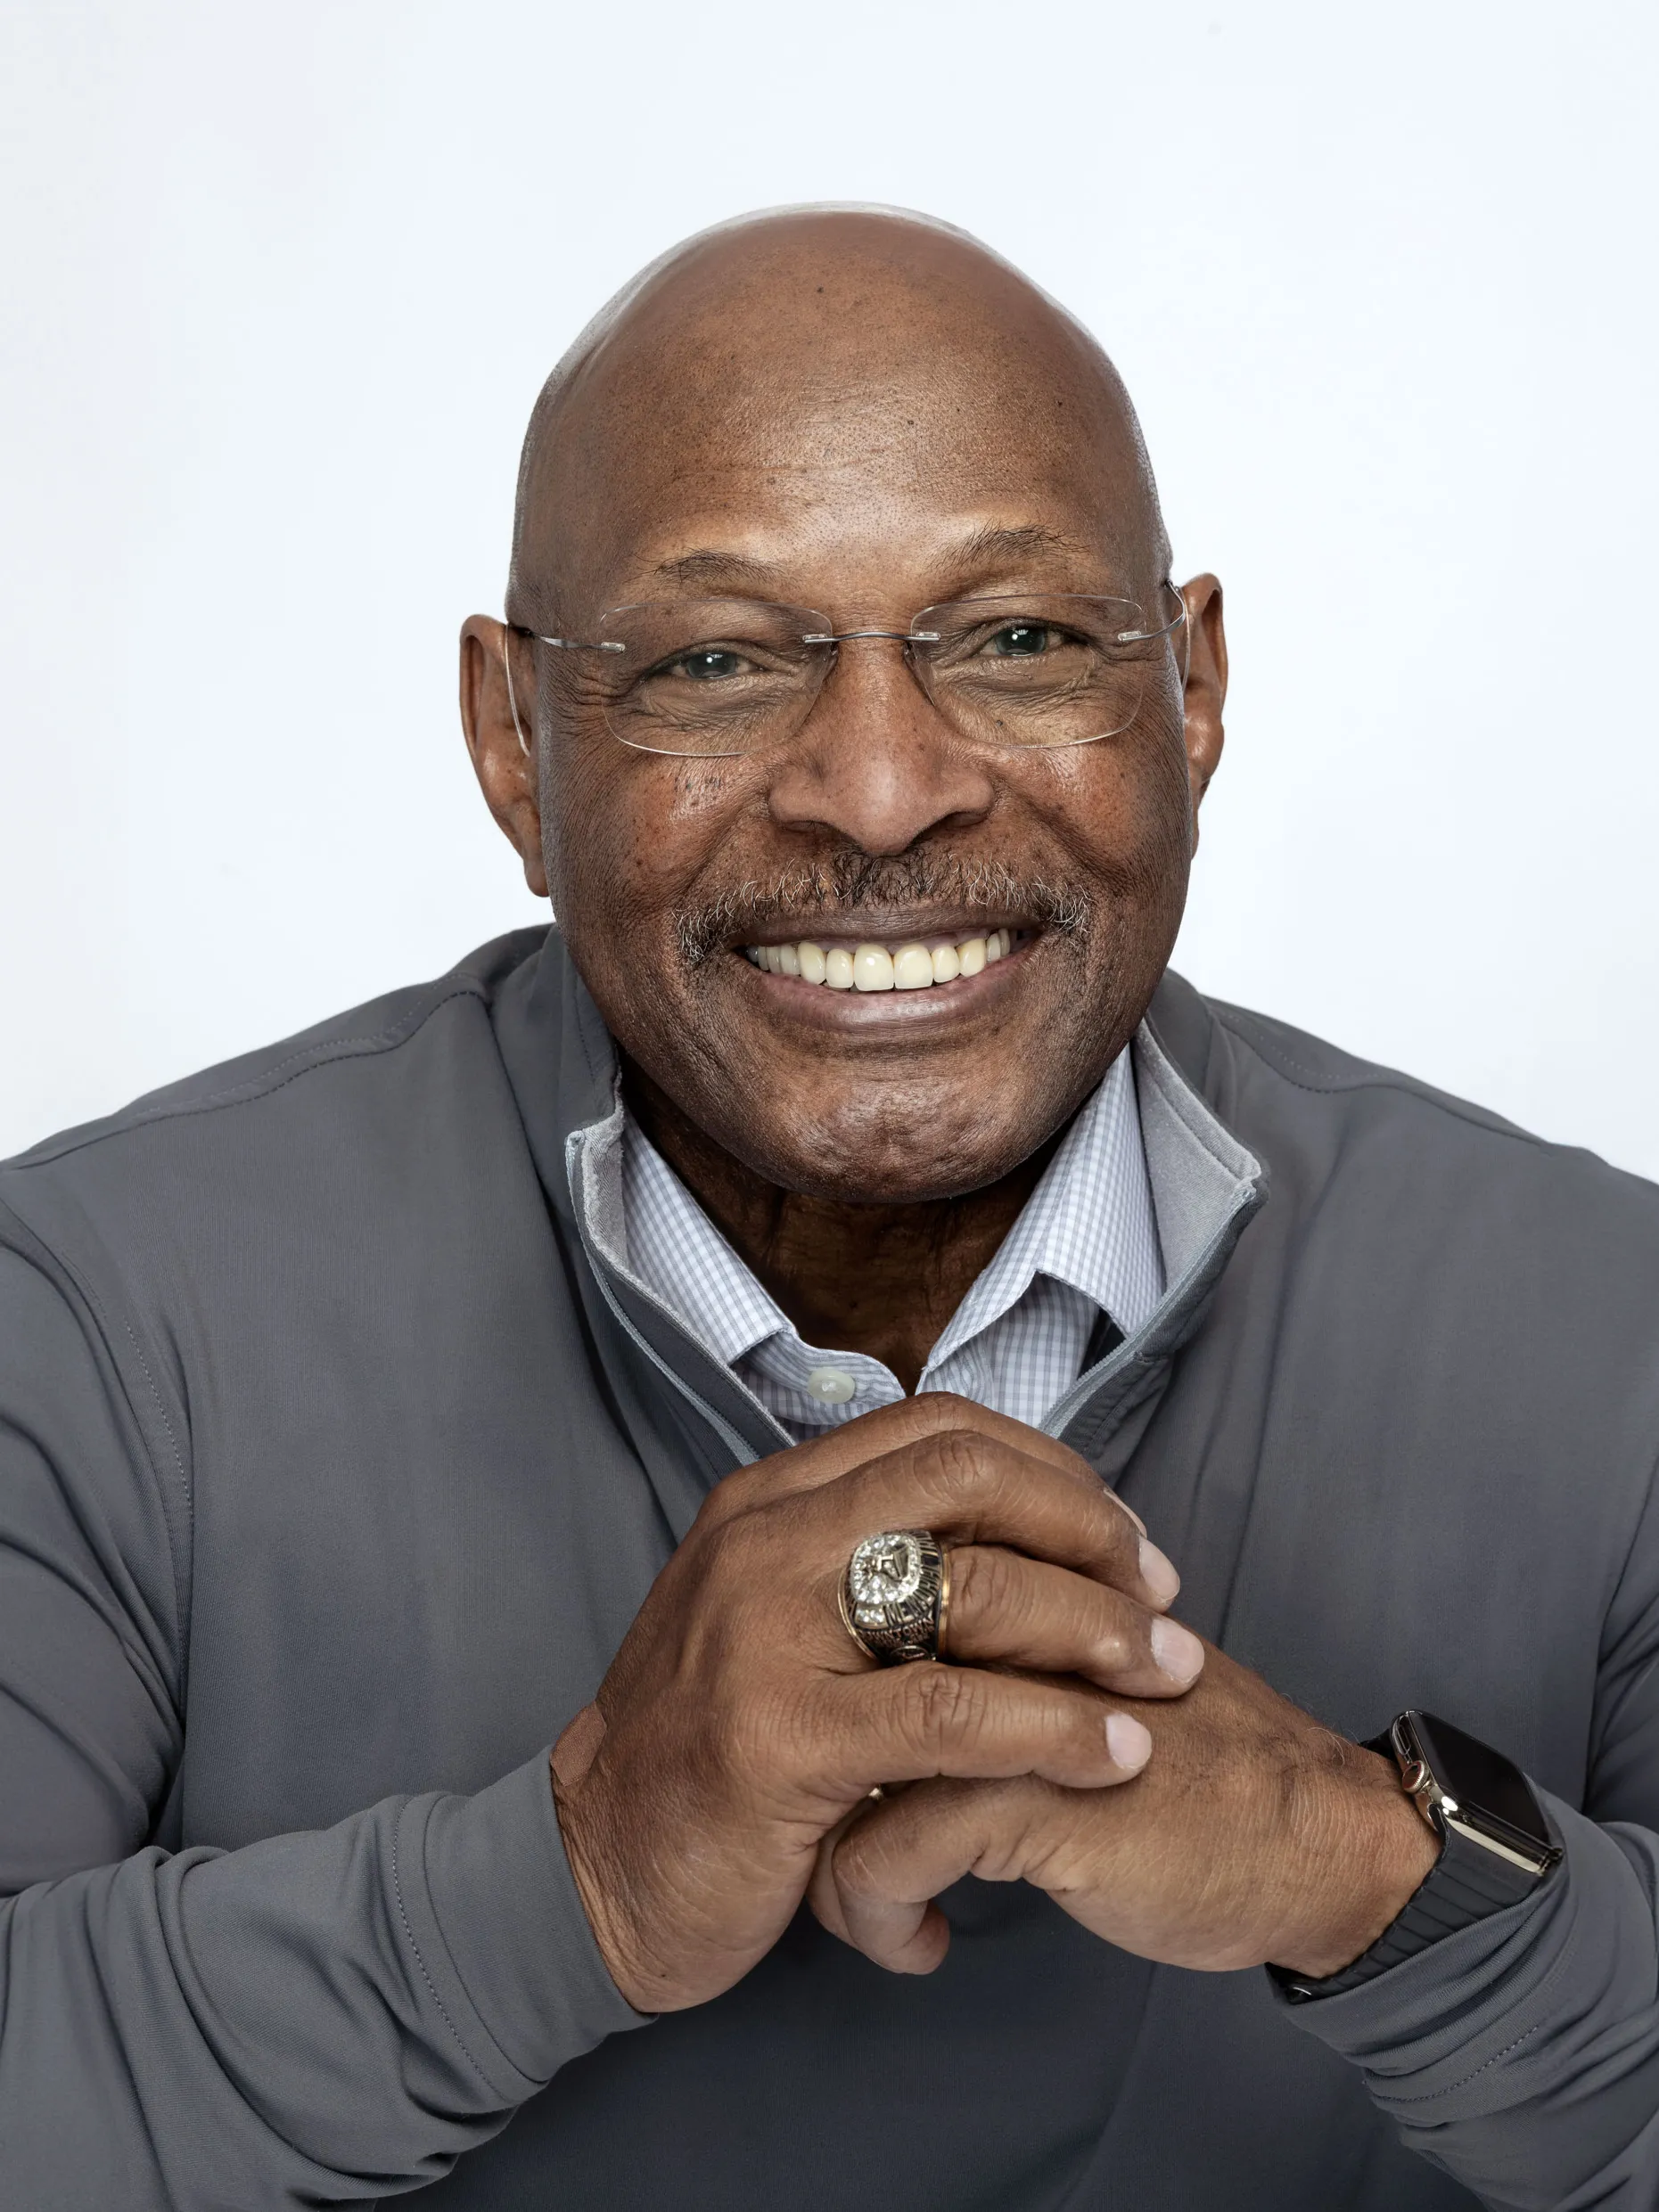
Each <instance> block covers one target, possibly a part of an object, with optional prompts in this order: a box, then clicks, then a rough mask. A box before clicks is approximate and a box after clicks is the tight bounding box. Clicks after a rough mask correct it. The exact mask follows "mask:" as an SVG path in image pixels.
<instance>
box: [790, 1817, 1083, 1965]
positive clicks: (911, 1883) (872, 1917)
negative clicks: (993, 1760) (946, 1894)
mask: <svg viewBox="0 0 1659 2212" xmlns="http://www.w3.org/2000/svg"><path fill="white" fill-rule="evenodd" d="M1057 1794H1058V1793H1056V1792H1055V1791H1054V1790H1048V1789H1047V1788H1045V1787H1044V1786H1043V1785H1042V1784H1041V1783H1039V1782H1000V1783H997V1784H995V1785H993V1786H991V1787H990V1788H987V1787H986V1786H984V1785H983V1784H965V1783H959V1782H929V1783H926V1784H924V1786H923V1787H921V1788H920V1789H917V1790H912V1791H910V1792H908V1793H907V1795H906V1796H905V1797H904V1798H900V1799H899V1800H897V1801H895V1802H894V1803H893V1804H892V1805H891V1806H889V1805H879V1806H871V1807H870V1808H868V1809H867V1810H866V1811H861V1812H860V1813H859V1814H858V1815H855V1816H854V1817H853V1818H852V1819H851V1820H850V1821H849V1822H847V1823H845V1825H844V1827H843V1828H842V1832H841V1833H840V1834H839V1835H838V1836H837V1838H836V1839H835V1842H834V1846H833V1847H831V1849H830V1850H829V1851H828V1852H827V1853H826V1854H825V1859H826V1861H827V1870H826V1871H827V1880H825V1882H824V1883H823V1884H822V1885H821V1888H822V1890H823V1892H824V1895H825V1907H826V1910H827V1911H828V1912H831V1913H834V1932H835V1933H836V1934H838V1935H839V1936H840V1937H841V1938H842V1942H843V1943H850V1945H851V1946H853V1948H854V1949H855V1950H857V1951H862V1952H863V1953H864V1954H865V1956H866V1958H869V1959H873V1960H874V1961H875V1963H876V1965H878V1966H884V1967H886V1968H887V1969H888V1970H889V1972H891V1973H895V1974H927V1973H931V1972H932V1970H933V1968H934V1967H935V1966H937V1965H938V1964H939V1962H940V1959H941V1958H942V1957H943V1956H944V1953H945V1948H946V1946H947V1945H948V1944H949V1927H948V1925H947V1924H946V1922H945V1919H944V1915H943V1913H940V1910H939V1907H938V1906H937V1905H935V1904H933V1902H932V1900H933V1899H934V1898H935V1897H938V1896H939V1894H940V1891H941V1890H944V1889H949V1887H950V1886H951V1884H952V1883H953V1882H957V1881H960V1880H962V1879H963V1877H964V1876H965V1875H967V1874H978V1875H981V1877H982V1878H983V1879H985V1880H991V1881H1017V1880H1021V1879H1022V1878H1023V1876H1024V1875H1025V1874H1026V1873H1027V1872H1029V1871H1031V1870H1032V1868H1033V1866H1034V1865H1035V1864H1037V1863H1039V1861H1040V1859H1041V1858H1042V1857H1043V1856H1046V1855H1047V1839H1046V1838H1045V1837H1044V1833H1043V1831H1044V1829H1045V1827H1046V1826H1047V1825H1048V1824H1049V1823H1052V1821H1053V1819H1054V1817H1055V1799H1056V1796H1057ZM832 1893H833V1902H831V1897H832ZM816 1909H817V1907H815V1910H816ZM819 1918H820V1919H821V1920H825V1925H829V1924H830V1922H829V1921H828V1920H827V1918H826V1916H825V1912H824V1911H820V1912H819ZM941 1936H942V1940H941Z"/></svg>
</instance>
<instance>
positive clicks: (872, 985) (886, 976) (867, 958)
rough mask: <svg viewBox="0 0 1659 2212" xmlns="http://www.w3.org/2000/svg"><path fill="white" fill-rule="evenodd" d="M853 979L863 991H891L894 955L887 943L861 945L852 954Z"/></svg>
mask: <svg viewBox="0 0 1659 2212" xmlns="http://www.w3.org/2000/svg"><path fill="white" fill-rule="evenodd" d="M852 979H853V981H854V983H856V984H857V985H858V988H859V990H861V991H891V989H892V987H893V956H892V954H891V953H890V952H889V951H888V949H887V947H886V946H885V945H860V946H859V947H858V951H857V952H856V953H854V954H853V956H852Z"/></svg>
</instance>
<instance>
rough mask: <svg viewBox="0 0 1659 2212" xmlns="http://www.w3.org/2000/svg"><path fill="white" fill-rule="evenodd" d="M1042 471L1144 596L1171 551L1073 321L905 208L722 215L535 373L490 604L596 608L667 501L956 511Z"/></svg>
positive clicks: (1118, 399)
mask: <svg viewBox="0 0 1659 2212" xmlns="http://www.w3.org/2000/svg"><path fill="white" fill-rule="evenodd" d="M1045 475H1050V476H1057V477H1064V478H1069V479H1070V480H1071V481H1072V484H1073V485H1075V484H1076V483H1077V482H1078V481H1079V480H1081V482H1082V483H1083V484H1084V485H1085V486H1086V487H1087V496H1088V504H1089V507H1090V510H1091V512H1092V513H1093V515H1094V518H1095V521H1096V528H1097V529H1098V531H1099V533H1100V537H1101V544H1102V550H1103V552H1104V553H1105V556H1106V558H1107V559H1108V561H1109V562H1110V563H1111V565H1112V567H1113V569H1114V571H1115V572H1116V580H1119V581H1121V583H1122V584H1123V585H1124V586H1128V585H1129V584H1130V583H1133V584H1134V585H1135V586H1137V589H1136V590H1135V591H1134V592H1132V593H1131V594H1129V595H1131V596H1137V597H1138V596H1141V595H1143V594H1145V593H1146V592H1147V591H1148V590H1150V589H1154V588H1155V586H1156V585H1157V583H1158V582H1159V581H1160V580H1161V579H1162V577H1163V575H1164V574H1165V573H1166V572H1167V566H1168V558H1169V556H1168V548H1167V545H1166V543H1165V539H1164V535H1163V528H1162V519H1161V517H1160V514H1159V510H1158V500H1157V492H1156V488H1155V486H1154V481H1153V476H1152V471H1151V467H1150V464H1149V463H1148V460H1147V457H1146V447H1145V445H1144V443H1143V441H1142V438H1141V435H1140V430H1139V425H1138V423H1137V421H1136V418H1135V414H1134V410H1133V408H1132V406H1130V404H1129V396H1128V394H1127V393H1126V392H1125V390H1124V389H1123V386H1122V383H1121V381H1120V379H1119V377H1118V375H1117V373H1116V371H1115V370H1114V369H1113V366H1112V364H1111V362H1110V361H1109V360H1108V359H1107V358H1106V356H1105V354H1104V353H1103V352H1102V351H1101V349H1100V348H1099V346H1098V345H1097V344H1096V342H1095V340H1093V339H1092V338H1091V337H1090V336H1089V334H1088V332H1086V331H1085V330H1084V329H1083V328H1082V327H1081V326H1080V324H1078V323H1076V322H1075V321H1074V320H1073V319H1072V317H1071V316H1070V315H1067V314H1066V313H1065V312H1064V310H1063V309H1062V308H1061V307H1058V306H1057V305H1056V304H1055V302H1054V301H1053V300H1051V299H1049V298H1048V297H1047V295H1046V294H1045V293H1043V292H1042V291H1039V290H1038V288H1037V287H1036V286H1035V285H1034V284H1032V283H1030V281H1029V280H1028V279H1027V278H1025V277H1023V275H1021V274H1020V273H1019V272H1018V271H1017V270H1015V269H1014V268H1012V267H1011V266H1009V265H1008V264H1007V263H1006V262H1005V261H1003V260H1001V259H1000V258H998V256H997V255H995V254H993V253H991V252H990V251H989V250H988V249H986V248H985V247H984V246H981V244H979V243H978V242H977V241H976V240H973V239H972V238H970V237H968V236H967V235H966V234H965V233H963V232H961V231H957V230H955V229H952V228H951V227H949V225H945V224H941V223H937V222H934V221H932V220H930V219H928V218H926V217H920V216H913V215H905V214H897V213H891V212H887V211H884V210H876V209H795V210H788V211H784V212H782V213H776V214H770V215H760V216H751V217H742V218H740V219H739V220H737V221H735V222H732V223H727V224H724V225H720V226H719V228H717V229H715V230H711V231H706V232H704V233H701V234H700V235H699V236H697V237H695V238H693V239H690V240H688V241H687V242H686V243H684V244H683V245H680V246H678V247H676V248H674V249H673V250H671V251H670V252H669V253H668V254H665V255H664V256H663V257H662V258H661V259H660V260H658V261H656V262H654V263H653V264H652V265H651V266H649V267H648V268H646V269H645V270H644V271H642V272H641V274H639V275H638V276H636V277H635V278H634V279H633V280H632V281H631V282H630V283H628V284H627V285H626V286H625V287H624V288H623V290H622V291H620V292H619V293H618V294H617V296H616V297H615V299H612V301H611V302H610V303H609V305H608V306H606V307H604V309H603V310H602V311H601V312H600V314H599V315H597V316H595V319H594V321H593V322H592V323H591V324H589V325H588V327H587V330H585V331H584V332H583V333H582V335H581V336H580V338H579V340H577V342H576V344H575V345H574V346H573V347H572V348H571V350H570V352H569V353H568V354H567V355H566V356H565V357H564V359H563V361H561V362H560V364H559V365H558V366H557V368H555V369H554V373H553V374H552V375H551V376H550V377H549V378H548V380H547V382H546V385H545V386H544V387H543V389H542V392H541V394H540V397H538V401H537V403H536V407H535V410H534V412H533V414H532V415H531V418H530V429H529V431H528V433H527V435H526V438H525V441H524V450H523V456H522V463H521V466H520V471H519V485H518V498H517V503H516V507H515V512H514V517H513V567H512V575H511V579H510V584H509V606H510V608H511V610H512V612H513V616H514V618H515V619H520V620H524V621H530V622H534V623H536V624H541V623H545V622H552V621H554V620H562V621H574V620H575V619H577V618H578V616H579V615H584V614H591V613H593V612H595V611H597V607H596V605H595V603H594V602H595V599H598V600H610V603H615V602H614V601H613V600H611V598H610V595H611V593H612V591H616V592H623V591H631V590H633V589H635V588H636V587H637V586H638V581H639V579H638V578H637V577H636V578H634V579H633V580H632V581H630V582H629V583H628V584H627V585H626V586H625V585H624V584H623V582H622V581H621V579H620V569H621V568H626V567H627V565H628V549H629V547H630V546H631V545H637V544H638V543H640V541H641V540H642V539H651V538H653V537H654V536H655V535H656V534H657V532H656V520H657V517H658V516H659V515H660V514H661V512H663V510H664V507H665V504H668V505H672V504H675V503H676V502H678V503H679V504H682V505H683V504H685V502H686V496H687V495H688V494H689V495H690V496H691V500H692V504H694V505H696V504H701V505H702V506H704V507H705V508H707V507H712V508H713V509H715V510H717V511H719V512H722V513H723V514H724V517H725V520H726V522H727V526H728V528H729V527H730V525H731V524H732V522H733V521H734V520H735V516H734V513H733V512H732V503H733V502H734V501H742V500H743V499H744V498H745V497H749V498H753V497H754V496H756V495H758V494H762V493H764V494H765V495H767V496H769V497H771V498H776V497H777V496H793V497H795V498H796V499H797V500H798V501H801V502H817V503H823V502H825V501H826V500H834V499H836V498H840V499H842V500H846V501H848V502H850V503H853V504H861V505H863V506H864V507H865V508H866V509H867V508H868V506H869V504H870V503H871V502H872V500H876V501H880V500H883V499H885V500H887V501H889V502H891V501H892V500H894V499H896V498H898V499H901V498H902V496H903V494H904V488H905V487H906V485H907V484H908V485H910V486H912V487H915V488H916V490H917V491H918V492H925V494H926V495H927V496H930V497H931V498H933V499H935V500H936V499H937V498H938V497H939V496H940V493H941V492H942V493H943V494H944V495H945V496H946V497H947V499H948V500H949V503H950V504H954V505H956V506H957V507H959V508H960V509H961V510H962V511H963V512H965V513H967V512H970V511H972V510H973V508H975V507H976V506H978V505H985V506H987V508H988V509H989V508H990V507H991V506H995V505H996V504H998V503H999V499H1000V498H1001V497H1004V496H1006V494H1007V493H1008V492H1009V491H1013V490H1016V489H1017V490H1025V491H1029V490H1031V489H1036V490H1040V481H1039V482H1038V483H1037V484H1035V485H1033V484H1032V482H1031V479H1033V478H1036V479H1041V478H1042V477H1044V476H1045ZM761 504H765V503H764V500H762V502H761ZM757 520H760V515H759V511H758V510H757ZM762 535H764V529H762ZM604 578H611V579H612V582H610V583H608V584H607V583H606V582H604V580H602V579H604Z"/></svg>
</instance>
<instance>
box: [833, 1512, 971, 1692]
mask: <svg viewBox="0 0 1659 2212" xmlns="http://www.w3.org/2000/svg"><path fill="white" fill-rule="evenodd" d="M949 1588H950V1584H949V1570H948V1569H947V1567H946V1563H945V1554H944V1552H942V1551H941V1550H940V1545H939V1543H938V1540H937V1538H936V1537H934V1536H932V1534H931V1532H930V1531H929V1530H927V1529H925V1528H887V1529H883V1531H882V1532H881V1534H880V1535H878V1536H866V1537H865V1539H864V1541H863V1542H862V1544H858V1546H857V1548H856V1549H855V1550H854V1552H853V1554H852V1557H851V1558H850V1560H849V1561H847V1571H846V1573H845V1575H844V1576H843V1577H842V1585H841V1593H840V1596H841V1615H842V1620H843V1621H844V1622H845V1623H846V1626H847V1630H848V1633H849V1634H850V1636H851V1637H852V1639H853V1642H854V1643H857V1644H858V1646H859V1648H860V1649H861V1650H862V1651H867V1652H868V1654H869V1655H870V1657H871V1658H872V1659H882V1660H884V1661H885V1662H886V1663H887V1664H888V1665H890V1666H893V1665H898V1664H900V1663H902V1662H904V1661H906V1660H909V1659H937V1658H938V1657H939V1652H940V1643H941V1641H942V1638H943V1634H944V1624H945V1609H946V1607H947V1605H948V1603H949Z"/></svg>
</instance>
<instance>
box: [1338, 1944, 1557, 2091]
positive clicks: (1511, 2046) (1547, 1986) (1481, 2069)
mask: <svg viewBox="0 0 1659 2212" xmlns="http://www.w3.org/2000/svg"><path fill="white" fill-rule="evenodd" d="M1571 1948H1572V1947H1571V1946H1570V1945H1568V1944H1564V1945H1563V1946H1562V1948H1561V1950H1560V1951H1559V1953H1558V1954H1556V1958H1555V1960H1554V1962H1553V1963H1552V1964H1551V1965H1550V1967H1549V1968H1548V1971H1547V1972H1546V1973H1545V1975H1544V1978H1543V1979H1542V1980H1541V1981H1540V1983H1539V1985H1538V1987H1537V1988H1536V1989H1535V1990H1534V1991H1533V1992H1532V2000H1531V2001H1532V2003H1533V2004H1535V2005H1537V2006H1539V2007H1540V2010H1541V2009H1542V2007H1543V2004H1544V2001H1545V1999H1546V1998H1547V1997H1548V1995H1549V1993H1550V1991H1551V1990H1552V1989H1553V1988H1554V1987H1555V1986H1556V1982H1557V1981H1559V1980H1560V1979H1561V1976H1562V1974H1563V1972H1564V1971H1565V1968H1566V1964H1567V1961H1568V1958H1569V1956H1570V1955H1571ZM1545 2027H1548V2020H1545V2019H1536V2020H1534V2021H1533V2022H1532V2026H1531V2027H1530V2028H1523V2030H1522V2032H1521V2033H1520V2035H1518V2036H1515V2038H1514V2039H1513V2041H1511V2042H1509V2043H1507V2044H1505V2045H1504V2047H1503V2049H1502V2050H1501V2051H1494V2052H1492V2055H1491V2058H1490V2059H1482V2061H1481V2063H1480V2064H1479V2065H1478V2066H1477V2067H1474V2068H1473V2069H1471V2071H1470V2072H1468V2073H1466V2074H1462V2075H1459V2076H1458V2079H1457V2080H1456V2081H1454V2082H1448V2083H1447V2084H1446V2085H1445V2087H1444V2088H1443V2089H1425V2090H1423V2091H1421V2092H1419V2093H1418V2094H1417V2095H1416V2096H1405V2097H1400V2096H1395V2095H1393V2094H1392V2093H1391V2092H1389V2091H1388V2089H1387V2088H1386V2086H1384V2088H1383V2093H1384V2096H1386V2097H1387V2100H1388V2102H1389V2103H1390V2104H1391V2105H1407V2104H1434V2103H1437V2102H1438V2101H1440V2099H1441V2097H1455V2096H1456V2095H1457V2093H1458V2090H1460V2089H1466V2088H1467V2087H1468V2085H1469V2084H1470V2083H1471V2082H1472V2081H1479V2079H1480V2078H1481V2076H1482V2074H1484V2073H1486V2072H1488V2071H1489V2069H1491V2068H1492V2067H1494V2066H1496V2065H1497V2064H1498V2063H1499V2060H1502V2059H1507V2058H1508V2057H1509V2055H1510V2053H1511V2052H1515V2051H1518V2050H1519V2049H1520V2048H1521V2045H1522V2044H1523V2043H1530V2042H1531V2041H1532V2037H1533V2036H1536V2035H1537V2034H1538V2032H1539V2030H1540V2028H1545ZM1366 2070H1367V2073H1369V2072H1370V2069H1368V2068H1367V2069H1366ZM1372 2078H1373V2079H1376V2077H1375V2076H1372Z"/></svg>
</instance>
